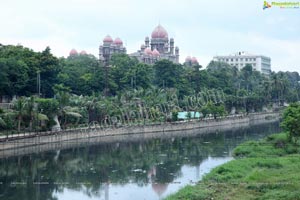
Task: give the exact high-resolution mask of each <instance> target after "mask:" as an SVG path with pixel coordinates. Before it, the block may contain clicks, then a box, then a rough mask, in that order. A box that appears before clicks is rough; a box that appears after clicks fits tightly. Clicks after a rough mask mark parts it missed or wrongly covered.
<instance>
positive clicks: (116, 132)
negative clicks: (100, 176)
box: [0, 113, 280, 157]
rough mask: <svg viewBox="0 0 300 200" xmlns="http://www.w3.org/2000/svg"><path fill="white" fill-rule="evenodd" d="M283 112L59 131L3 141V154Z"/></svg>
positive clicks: (205, 127) (175, 132) (265, 118)
mask: <svg viewBox="0 0 300 200" xmlns="http://www.w3.org/2000/svg"><path fill="white" fill-rule="evenodd" d="M279 117H280V113H257V114H249V115H245V116H238V117H226V118H222V119H211V120H195V121H188V122H176V123H164V124H156V125H145V126H142V125H140V126H131V127H118V128H107V129H100V128H89V129H87V128H83V129H76V130H67V131H60V132H56V133H51V134H49V135H42V136H39V135H37V136H34V137H28V138H22V139H17V140H13V141H6V142H1V143H0V157H8V156H13V155H23V154H29V153H33V152H35V153H37V152H42V151H47V150H53V149H63V148H70V147H74V146H78V145H82V144H86V143H88V144H96V143H101V142H117V141H126V140H130V141H131V140H134V139H148V138H157V137H174V136H180V135H182V136H187V135H192V134H206V133H212V132H214V133H215V132H219V131H226V130H232V129H239V128H242V127H248V126H251V125H258V124H265V123H271V122H275V121H278V120H279Z"/></svg>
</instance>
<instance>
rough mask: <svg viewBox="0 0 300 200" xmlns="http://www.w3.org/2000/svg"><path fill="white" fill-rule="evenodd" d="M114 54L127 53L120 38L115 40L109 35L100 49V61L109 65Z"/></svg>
mask: <svg viewBox="0 0 300 200" xmlns="http://www.w3.org/2000/svg"><path fill="white" fill-rule="evenodd" d="M114 53H126V48H125V47H124V46H123V41H122V40H121V39H120V38H118V37H117V38H116V39H115V40H113V39H112V37H110V35H107V36H106V37H105V38H104V39H103V44H102V45H100V47H99V59H100V60H101V61H103V62H106V63H108V61H109V60H110V59H111V56H112V54H114Z"/></svg>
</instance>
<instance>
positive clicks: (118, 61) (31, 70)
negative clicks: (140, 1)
mask: <svg viewBox="0 0 300 200" xmlns="http://www.w3.org/2000/svg"><path fill="white" fill-rule="evenodd" d="M0 68H1V70H0V98H1V99H2V97H8V98H13V97H21V96H27V97H29V96H37V97H36V98H34V103H33V104H34V106H33V108H32V109H31V110H30V111H29V110H28V109H23V107H22V104H20V105H19V106H21V107H19V106H18V104H16V103H14V106H13V107H12V108H11V109H12V110H5V109H4V110H3V111H1V112H0V128H1V129H6V130H7V129H9V130H10V129H15V130H21V129H23V130H25V129H29V130H32V129H34V128H35V127H37V129H44V128H41V125H45V128H46V129H47V128H49V127H50V126H51V125H53V124H55V122H54V121H53V119H54V118H55V117H57V118H58V121H59V122H60V123H61V124H62V127H63V128H64V127H68V126H70V125H71V126H74V125H76V124H89V123H91V122H94V121H97V122H103V123H105V124H118V123H120V122H121V123H124V122H126V123H131V124H136V123H145V122H147V121H151V122H153V121H170V120H174V119H176V118H177V117H176V113H177V112H179V111H198V112H201V113H202V114H203V116H204V117H205V116H214V117H215V118H216V117H218V116H222V115H224V114H226V113H243V112H247V113H248V112H255V111H261V110H267V109H270V108H271V107H272V106H273V104H276V105H283V104H284V102H295V101H299V94H300V85H299V81H300V77H299V74H298V73H297V72H278V73H274V72H272V74H271V75H270V76H265V75H263V74H261V73H259V72H257V71H255V70H253V69H252V67H251V65H247V66H246V67H244V68H243V69H242V70H240V71H239V70H238V69H237V68H235V67H232V66H230V65H228V64H226V63H222V62H215V61H211V62H210V63H209V65H208V66H207V67H206V69H202V66H200V65H194V66H192V67H188V66H184V65H181V64H174V63H172V62H170V61H168V60H160V61H158V62H156V63H155V64H154V65H147V64H143V63H139V62H138V61H137V60H136V59H133V58H130V57H129V56H128V55H125V54H115V55H113V56H112V59H111V61H110V63H109V66H108V67H104V66H103V65H102V64H101V63H100V62H99V61H98V59H97V58H96V57H95V56H93V55H88V54H86V55H72V56H69V57H68V58H56V57H55V56H53V55H52V54H51V51H50V48H49V47H47V48H46V49H45V50H44V51H42V52H34V51H32V50H31V49H28V48H25V47H23V46H20V45H18V46H12V45H7V46H3V45H0ZM39 79H40V81H39ZM44 98H45V99H44ZM1 99H0V100H1ZM23 100H24V101H29V100H28V99H27V98H23ZM15 101H18V100H15ZM19 103H20V102H19ZM24 104H27V103H26V102H24ZM48 106H50V107H51V109H49V108H48ZM54 107H55V108H54ZM50 111H51V112H50ZM11 113H18V114H17V115H12V114H11ZM37 113H38V114H39V113H40V114H44V115H47V117H48V119H49V120H48V121H47V122H45V121H44V122H42V121H40V120H39V119H38V117H34V116H37ZM112 116H113V118H109V117H112Z"/></svg>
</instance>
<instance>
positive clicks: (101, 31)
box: [0, 0, 300, 71]
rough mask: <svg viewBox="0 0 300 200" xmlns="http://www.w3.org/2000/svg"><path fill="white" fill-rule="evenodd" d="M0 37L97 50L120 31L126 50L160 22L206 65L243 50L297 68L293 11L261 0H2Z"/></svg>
mask: <svg viewBox="0 0 300 200" xmlns="http://www.w3.org/2000/svg"><path fill="white" fill-rule="evenodd" d="M0 4H1V12H0V18H1V19H3V20H1V21H0V26H1V31H0V38H1V40H0V43H3V44H8V43H9V44H18V43H21V44H23V45H25V46H28V47H29V48H33V49H34V50H37V51H41V50H43V49H45V47H46V46H47V45H49V46H50V47H51V49H52V52H53V53H54V55H56V56H67V55H68V53H69V51H70V49H72V48H76V49H77V50H79V51H80V50H82V49H84V50H86V51H88V52H90V53H93V54H94V55H95V56H97V55H98V47H99V45H100V43H101V42H102V39H103V38H104V37H105V36H106V35H107V34H110V35H111V36H112V37H113V38H115V37H120V38H121V39H122V40H123V41H124V43H125V44H126V46H127V49H128V52H129V53H131V52H133V51H136V50H137V49H139V48H140V44H141V43H143V42H144V38H145V36H150V34H151V32H152V30H153V29H154V27H155V26H156V25H157V24H158V23H159V22H160V23H161V24H162V25H163V26H164V27H165V28H166V29H167V31H168V33H169V36H170V37H174V39H175V45H176V46H179V48H180V55H181V56H180V60H181V61H184V59H185V57H186V56H187V55H190V56H196V57H197V58H198V60H199V62H200V63H201V64H202V65H203V66H206V65H207V64H208V62H209V61H210V60H211V59H212V58H213V56H215V55H217V54H219V55H220V54H225V55H226V54H230V53H234V52H236V51H240V50H244V51H249V52H253V53H258V54H263V55H266V56H269V57H271V58H272V66H273V69H274V70H276V71H278V70H282V69H284V70H297V71H299V69H297V68H296V67H299V65H298V63H300V58H298V57H297V55H296V54H297V52H299V47H298V46H300V45H299V40H300V36H299V32H300V12H299V10H297V9H295V10H296V11H295V10H293V9H288V10H282V9H276V8H274V9H273V8H272V9H269V10H267V11H266V10H265V11H263V10H262V4H263V2H262V1H261V0H253V1H251V2H250V1H240V0H228V1H204V0H188V1H173V0H152V1H151V2H147V3H145V1H140V0H110V1H104V0H64V1H61V0H52V1H50V0H48V1H47V0H45V1H39V0H27V1H21V0H10V1H2V2H1V3H0Z"/></svg>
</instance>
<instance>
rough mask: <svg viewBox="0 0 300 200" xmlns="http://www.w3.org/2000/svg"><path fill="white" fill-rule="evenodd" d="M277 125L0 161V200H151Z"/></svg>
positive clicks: (276, 129) (196, 178) (192, 181)
mask: <svg viewBox="0 0 300 200" xmlns="http://www.w3.org/2000/svg"><path fill="white" fill-rule="evenodd" d="M279 131H280V128H279V123H270V124H266V125H260V126H252V127H250V128H242V129H239V130H234V131H227V132H218V133H211V134H206V135H203V134H195V135H194V136H190V137H174V138H156V139H147V140H142V139H141V140H137V141H131V142H128V141H127V142H118V143H104V144H97V145H95V144H93V145H89V144H88V143H87V144H86V145H84V146H82V145H81V146H78V147H73V148H71V149H61V150H59V149H57V150H55V151H48V152H43V153H33V154H30V155H23V156H14V157H9V158H2V159H0V199H5V200H19V199H22V200H94V199H97V200H99V199H100V200H108V199H109V200H116V199H118V200H119V199H121V200H134V199H137V200H143V199H145V200H157V199H162V198H164V197H166V196H167V195H170V194H172V193H175V192H176V191H178V190H179V189H180V188H182V187H184V186H186V185H187V184H195V183H196V182H197V181H199V180H201V177H202V176H203V175H204V174H205V173H208V172H209V171H210V170H211V169H212V168H214V167H216V166H218V165H220V164H223V163H225V162H228V161H230V160H232V159H233V158H232V150H233V149H234V147H236V146H237V145H238V144H240V143H242V142H244V141H247V140H252V139H254V140H258V139H260V138H263V137H265V136H266V135H268V134H271V133H276V132H279Z"/></svg>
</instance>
